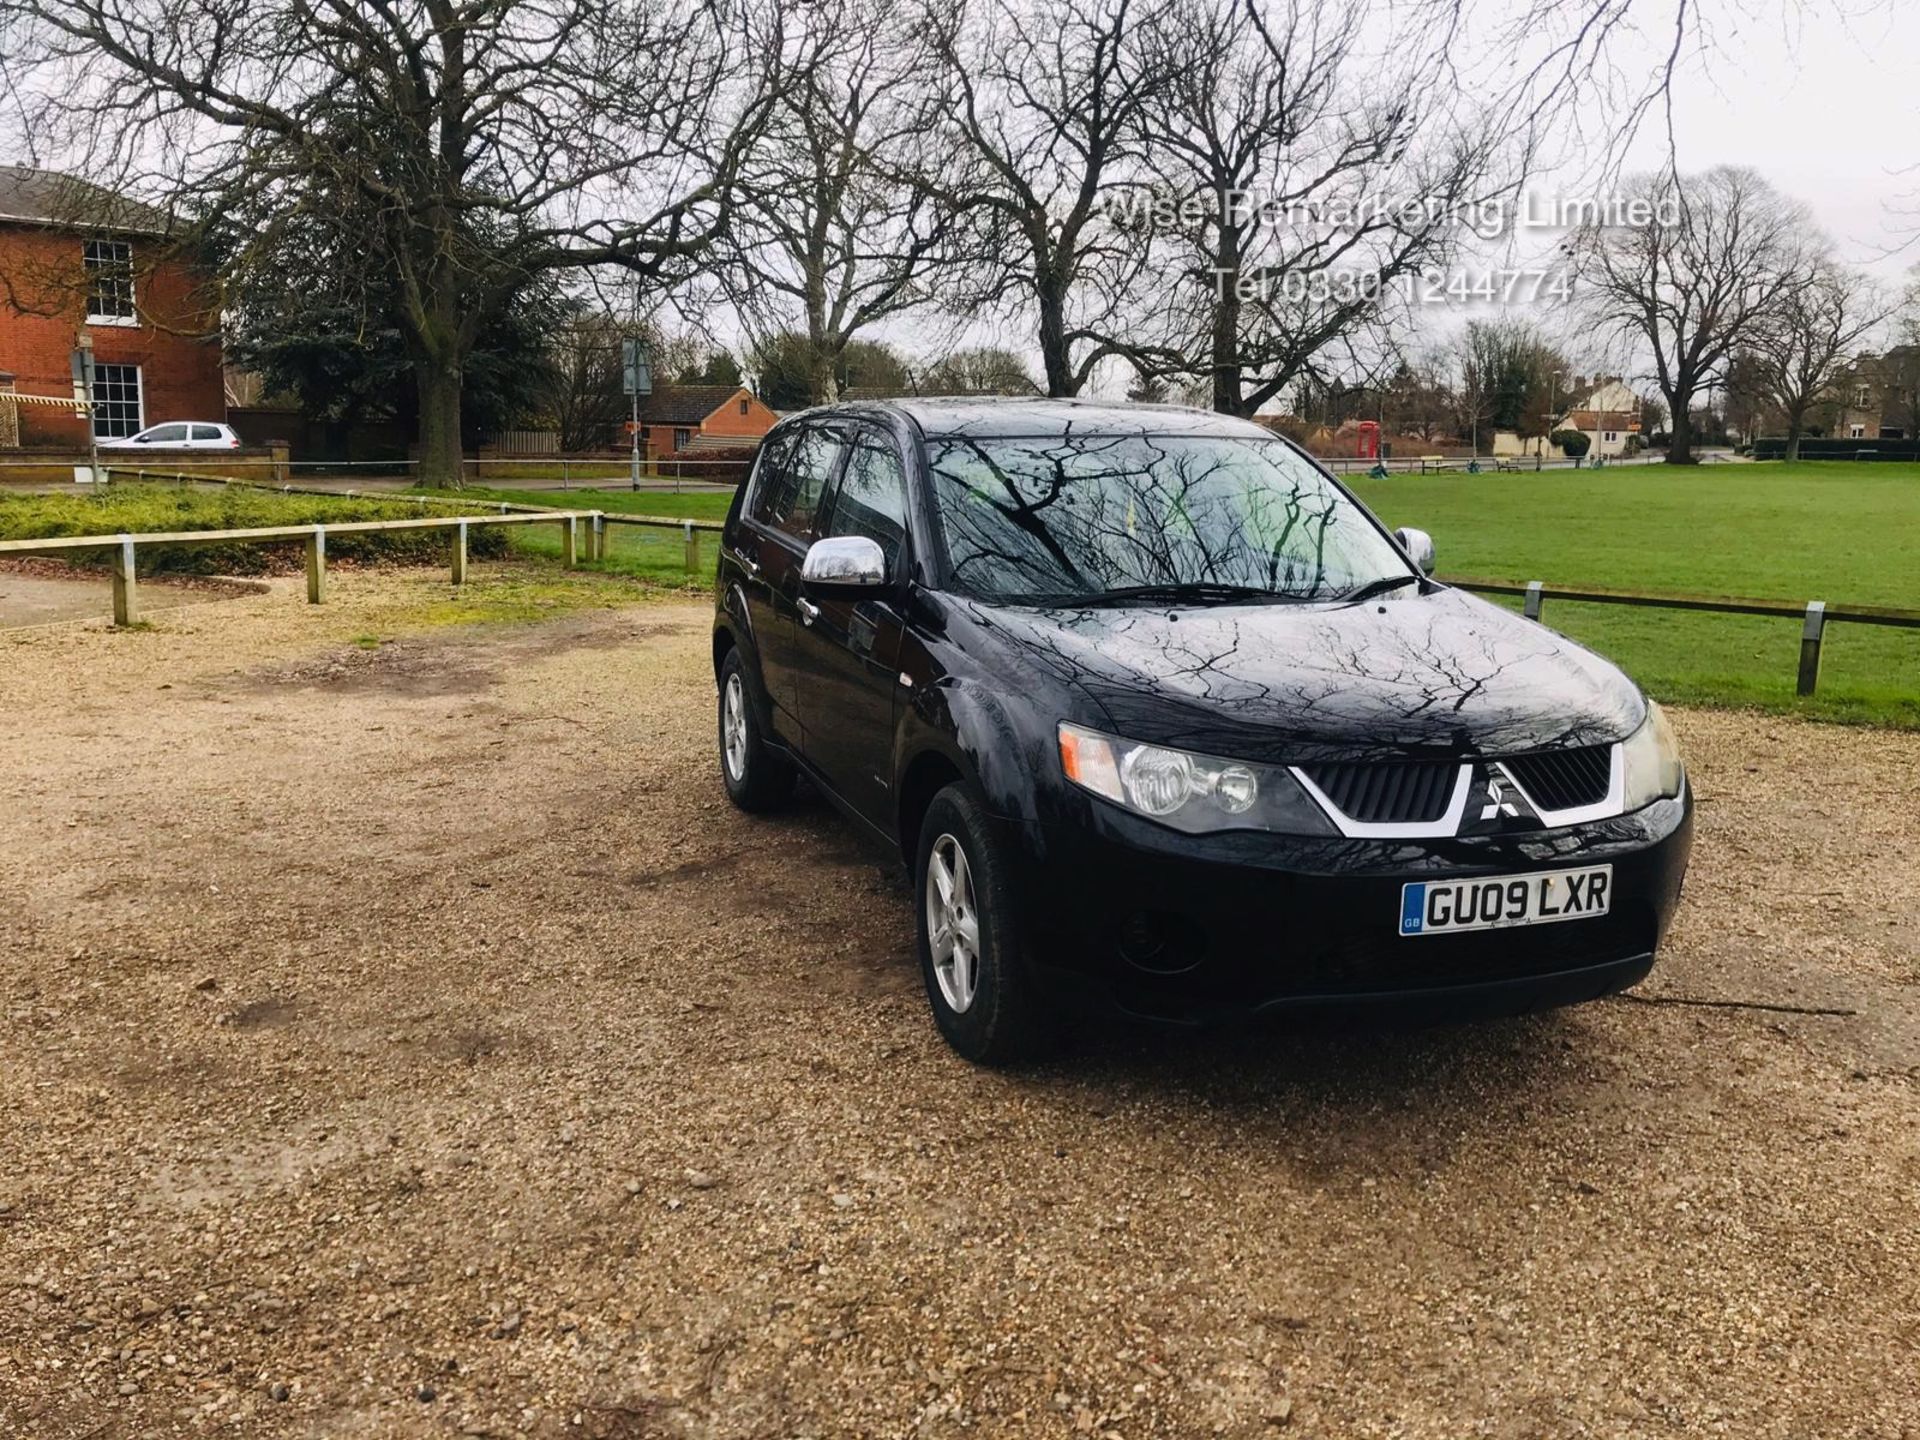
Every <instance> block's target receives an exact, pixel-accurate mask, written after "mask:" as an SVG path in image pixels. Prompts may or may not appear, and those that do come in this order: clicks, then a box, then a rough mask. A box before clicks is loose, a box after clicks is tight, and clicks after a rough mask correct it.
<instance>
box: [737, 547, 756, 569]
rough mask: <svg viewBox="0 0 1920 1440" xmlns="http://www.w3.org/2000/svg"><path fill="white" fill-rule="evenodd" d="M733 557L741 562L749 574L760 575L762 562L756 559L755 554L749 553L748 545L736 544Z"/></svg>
mask: <svg viewBox="0 0 1920 1440" xmlns="http://www.w3.org/2000/svg"><path fill="white" fill-rule="evenodd" d="M733 558H734V559H736V560H738V561H739V562H740V564H741V565H742V566H743V567H744V568H745V569H746V572H747V574H749V575H758V574H759V573H760V562H759V561H758V560H756V559H754V558H753V556H751V555H749V554H748V553H747V548H746V546H744V545H736V546H734V547H733Z"/></svg>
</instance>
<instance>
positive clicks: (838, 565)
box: [800, 535, 887, 590]
mask: <svg viewBox="0 0 1920 1440" xmlns="http://www.w3.org/2000/svg"><path fill="white" fill-rule="evenodd" d="M800 580H801V583H802V584H804V585H806V586H808V587H809V588H812V589H819V590H872V589H877V588H878V587H880V586H882V585H885V584H886V583H887V557H886V555H885V554H884V553H883V552H882V551H881V549H880V546H879V544H878V542H876V541H873V540H869V539H868V538H867V537H866V536H865V535H835V536H833V537H832V538H831V539H827V540H816V541H814V542H813V544H811V545H809V546H808V547H807V558H806V559H805V560H803V561H802V562H801V564H800Z"/></svg>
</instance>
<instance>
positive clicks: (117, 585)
mask: <svg viewBox="0 0 1920 1440" xmlns="http://www.w3.org/2000/svg"><path fill="white" fill-rule="evenodd" d="M139 618H140V597H139V596H138V595H137V594H135V593H134V588H133V537H132V536H131V535H122V536H121V537H120V548H119V550H118V551H116V552H115V554H114V557H113V623H114V624H116V625H131V624H133V623H134V622H136V621H137V620H139Z"/></svg>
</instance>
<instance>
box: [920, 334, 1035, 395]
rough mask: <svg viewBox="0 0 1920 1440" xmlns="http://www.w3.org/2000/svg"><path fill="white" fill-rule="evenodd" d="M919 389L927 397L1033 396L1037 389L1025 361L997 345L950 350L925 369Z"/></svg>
mask: <svg viewBox="0 0 1920 1440" xmlns="http://www.w3.org/2000/svg"><path fill="white" fill-rule="evenodd" d="M920 389H921V390H922V391H923V392H924V393H926V394H928V395H1034V394H1037V393H1038V392H1039V387H1038V386H1036V385H1035V384H1034V383H1033V376H1032V375H1030V374H1029V373H1028V372H1027V362H1026V361H1025V360H1022V359H1021V358H1020V357H1019V356H1018V355H1016V354H1014V353H1013V351H1011V350H1006V349H1002V348H1001V347H1000V346H997V345H976V346H970V347H968V348H966V349H961V350H954V351H951V352H950V353H948V354H946V355H944V356H942V357H941V358H940V359H938V360H936V361H935V362H934V363H933V364H932V365H930V366H928V367H927V370H926V373H925V374H923V375H922V376H921V377H920Z"/></svg>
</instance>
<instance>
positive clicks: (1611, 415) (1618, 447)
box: [1552, 377, 1641, 456]
mask: <svg viewBox="0 0 1920 1440" xmlns="http://www.w3.org/2000/svg"><path fill="white" fill-rule="evenodd" d="M1575 396H1576V398H1575V400H1574V402H1573V404H1572V405H1571V406H1569V407H1568V409H1567V412H1566V413H1565V414H1564V415H1562V416H1561V417H1560V418H1559V419H1557V420H1555V421H1554V422H1553V425H1552V429H1554V430H1578V431H1580V432H1581V433H1582V434H1583V435H1585V436H1586V437H1587V441H1588V445H1587V453H1588V454H1590V455H1608V456H1611V455H1624V454H1626V453H1627V451H1628V449H1629V448H1630V444H1631V441H1630V439H1629V437H1631V436H1635V435H1638V434H1639V433H1640V407H1641V402H1640V397H1639V396H1638V395H1637V394H1635V393H1634V391H1633V390H1632V388H1631V387H1629V386H1628V385H1627V384H1626V383H1625V382H1623V381H1622V380H1620V379H1619V378H1618V377H1615V378H1612V379H1602V380H1599V381H1596V382H1595V384H1594V386H1593V388H1592V389H1590V390H1587V391H1585V392H1584V393H1582V392H1581V391H1580V390H1579V389H1578V388H1577V387H1576V389H1575Z"/></svg>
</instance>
